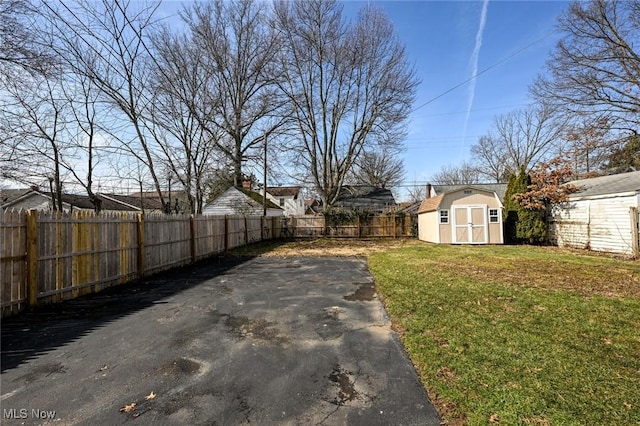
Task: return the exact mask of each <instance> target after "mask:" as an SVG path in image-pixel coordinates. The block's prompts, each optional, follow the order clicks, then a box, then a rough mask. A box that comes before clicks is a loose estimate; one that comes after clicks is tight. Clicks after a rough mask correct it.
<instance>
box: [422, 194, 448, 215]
mask: <svg viewBox="0 0 640 426" xmlns="http://www.w3.org/2000/svg"><path fill="white" fill-rule="evenodd" d="M445 195H446V194H440V195H436V196H435V197H431V198H427V199H425V200H423V201H422V204H420V208H419V209H418V214H420V213H426V212H433V211H436V210H438V207H440V203H441V202H442V199H443V198H444V196H445Z"/></svg>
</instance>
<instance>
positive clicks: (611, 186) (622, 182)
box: [566, 171, 640, 199]
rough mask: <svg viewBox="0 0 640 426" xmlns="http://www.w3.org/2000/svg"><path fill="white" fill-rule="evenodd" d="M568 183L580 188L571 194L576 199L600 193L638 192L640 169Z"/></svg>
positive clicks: (639, 187) (639, 188)
mask: <svg viewBox="0 0 640 426" xmlns="http://www.w3.org/2000/svg"><path fill="white" fill-rule="evenodd" d="M566 185H575V186H577V187H578V188H580V190H579V191H578V192H575V193H573V194H571V195H570V196H569V198H574V199H575V198H583V197H594V196H600V195H613V194H624V193H637V192H640V171H637V172H628V173H620V174H617V175H609V176H598V177H594V178H589V179H579V180H574V181H571V182H567V183H566Z"/></svg>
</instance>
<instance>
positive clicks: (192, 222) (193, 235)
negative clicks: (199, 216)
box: [189, 215, 196, 263]
mask: <svg viewBox="0 0 640 426" xmlns="http://www.w3.org/2000/svg"><path fill="white" fill-rule="evenodd" d="M189 228H190V231H191V263H195V261H196V218H195V216H194V215H191V217H190V218H189Z"/></svg>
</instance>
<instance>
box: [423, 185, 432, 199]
mask: <svg viewBox="0 0 640 426" xmlns="http://www.w3.org/2000/svg"><path fill="white" fill-rule="evenodd" d="M424 198H431V184H430V183H428V184H427V196H426V197H424Z"/></svg>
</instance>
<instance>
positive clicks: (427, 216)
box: [418, 185, 504, 244]
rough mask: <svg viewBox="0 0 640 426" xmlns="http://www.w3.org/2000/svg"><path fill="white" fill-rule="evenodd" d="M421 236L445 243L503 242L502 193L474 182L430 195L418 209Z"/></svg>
mask: <svg viewBox="0 0 640 426" xmlns="http://www.w3.org/2000/svg"><path fill="white" fill-rule="evenodd" d="M418 239H420V240H422V241H430V242H433V243H442V244H503V243H504V236H503V233H502V202H501V201H500V197H499V196H498V195H497V194H496V193H495V191H489V190H486V189H484V188H478V187H476V186H471V185H470V186H463V187H462V188H459V189H454V190H452V191H450V192H446V193H441V194H439V195H437V196H435V197H427V198H426V199H425V200H424V201H423V202H422V204H421V205H420V208H419V209H418Z"/></svg>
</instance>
